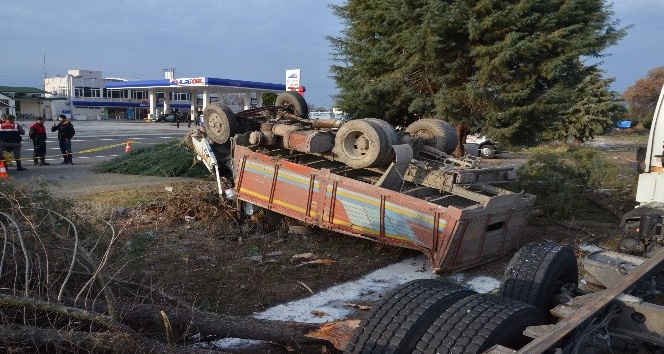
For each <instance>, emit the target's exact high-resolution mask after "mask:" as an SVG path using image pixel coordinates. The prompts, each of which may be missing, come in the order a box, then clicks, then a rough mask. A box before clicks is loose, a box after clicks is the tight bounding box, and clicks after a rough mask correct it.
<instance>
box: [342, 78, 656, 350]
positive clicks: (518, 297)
mask: <svg viewBox="0 0 664 354" xmlns="http://www.w3.org/2000/svg"><path fill="white" fill-rule="evenodd" d="M663 109H664V88H663V89H662V92H661V94H660V96H659V101H658V103H657V106H656V110H655V114H654V118H653V122H652V126H651V130H650V136H649V139H648V145H647V148H646V154H645V157H644V159H643V164H642V167H641V169H642V170H643V173H641V174H640V176H639V183H638V187H637V193H636V200H637V201H638V202H639V204H640V205H639V206H638V207H637V208H636V209H634V210H633V211H631V212H629V213H627V214H626V215H625V217H624V218H623V219H622V224H623V226H624V237H623V238H622V240H621V241H620V244H619V246H618V252H615V251H608V250H600V251H596V252H592V253H590V254H588V255H587V256H585V257H584V258H583V259H582V260H581V262H580V265H581V266H580V267H579V265H578V264H577V259H576V257H575V252H574V250H573V248H572V247H570V246H566V245H556V244H552V243H547V242H537V243H532V244H527V245H525V246H523V247H522V248H520V249H519V251H517V252H516V253H515V254H514V256H513V258H512V260H511V261H510V263H509V264H508V266H507V268H506V270H505V274H504V276H503V279H502V281H501V285H500V287H499V290H498V291H497V294H477V293H475V292H473V291H471V290H468V289H466V288H464V287H461V286H459V285H455V284H445V283H443V282H440V281H437V280H417V281H414V282H410V283H407V284H405V285H403V286H401V287H399V288H397V289H395V290H394V291H392V292H391V293H390V294H387V295H386V296H384V297H383V299H382V300H381V301H379V302H378V303H376V304H375V305H374V306H373V307H372V309H371V310H370V311H369V313H368V315H367V316H366V317H365V318H364V319H363V320H362V322H361V323H360V325H359V326H358V327H357V329H356V330H355V332H354V334H353V337H352V338H351V340H350V341H349V343H348V345H347V346H346V352H347V353H441V354H444V353H467V354H475V353H488V354H508V353H518V354H539V353H552V354H554V353H555V354H576V353H580V354H604V353H614V354H661V353H664V248H663V247H661V246H662V243H663V242H664V192H662V191H663V190H664V168H663V164H662V156H663V152H664V111H663ZM579 269H582V270H583V277H582V279H581V280H579Z"/></svg>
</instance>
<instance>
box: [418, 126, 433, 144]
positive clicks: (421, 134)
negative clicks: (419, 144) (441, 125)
mask: <svg viewBox="0 0 664 354" xmlns="http://www.w3.org/2000/svg"><path fill="white" fill-rule="evenodd" d="M413 138H416V139H420V140H422V141H423V142H424V145H427V146H435V141H433V139H435V136H434V134H433V133H432V132H430V131H428V130H425V129H422V130H418V131H416V132H415V134H413Z"/></svg>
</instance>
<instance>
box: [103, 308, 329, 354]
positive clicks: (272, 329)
mask: <svg viewBox="0 0 664 354" xmlns="http://www.w3.org/2000/svg"><path fill="white" fill-rule="evenodd" d="M116 309H117V310H118V312H119V313H120V315H121V316H122V322H123V323H125V324H127V325H128V326H130V327H132V328H134V329H135V330H139V329H140V331H149V332H155V333H159V332H160V333H162V334H163V333H164V331H163V328H164V322H163V317H162V314H161V312H162V311H163V312H164V313H165V314H166V316H167V317H168V322H169V323H170V327H171V328H172V330H173V333H174V334H175V335H174V338H177V339H179V340H185V339H186V338H189V337H191V336H193V335H196V334H200V336H201V337H202V338H212V339H218V338H229V337H230V338H243V339H255V340H265V341H272V342H279V343H285V344H298V345H310V344H330V343H329V342H328V341H324V340H321V339H316V338H312V337H308V336H306V334H307V333H309V332H313V331H316V330H318V329H319V327H320V326H319V325H317V324H310V323H298V322H284V321H272V320H262V319H256V318H250V317H238V316H225V315H219V314H215V313H210V312H204V311H199V310H195V309H189V308H173V307H165V306H157V305H149V304H139V305H133V304H124V305H118V306H117V307H116Z"/></svg>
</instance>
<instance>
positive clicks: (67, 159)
mask: <svg viewBox="0 0 664 354" xmlns="http://www.w3.org/2000/svg"><path fill="white" fill-rule="evenodd" d="M58 120H59V123H58V124H57V125H56V124H55V122H53V127H51V131H52V132H55V131H57V132H58V142H59V143H60V152H62V158H63V159H64V161H63V162H62V163H63V164H66V165H73V164H74V163H73V162H72V157H71V139H72V138H73V137H74V134H76V131H75V130H74V126H73V125H72V124H71V122H70V121H69V120H67V117H65V115H64V114H61V115H59V116H58Z"/></svg>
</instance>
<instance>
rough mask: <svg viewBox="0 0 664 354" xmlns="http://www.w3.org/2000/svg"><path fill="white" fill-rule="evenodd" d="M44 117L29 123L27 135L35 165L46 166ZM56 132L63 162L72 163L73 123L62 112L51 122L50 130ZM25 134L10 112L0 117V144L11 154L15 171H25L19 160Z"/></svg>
mask: <svg viewBox="0 0 664 354" xmlns="http://www.w3.org/2000/svg"><path fill="white" fill-rule="evenodd" d="M44 121H45V119H44V117H38V118H37V121H36V122H35V123H34V124H32V125H30V128H29V131H28V136H29V137H30V139H31V140H32V145H33V147H34V152H33V154H32V157H33V160H34V163H35V166H48V165H50V164H49V163H48V162H46V127H45V126H44ZM56 131H57V132H58V143H59V145H60V152H61V153H62V158H63V159H64V161H63V162H62V163H63V164H67V165H73V164H74V163H73V162H72V153H71V139H72V138H73V137H74V135H75V134H76V131H75V129H74V125H73V124H72V123H71V121H69V120H68V119H67V117H66V116H65V115H63V114H61V115H59V116H58V120H57V122H56V121H54V122H53V126H52V127H51V132H56ZM23 135H25V129H23V127H22V126H21V125H20V124H18V123H16V117H15V116H14V115H11V114H5V115H3V116H2V117H0V146H1V147H2V151H3V157H2V159H3V161H4V160H5V157H4V152H7V153H10V154H12V155H13V159H14V160H15V161H16V171H25V170H27V168H25V167H23V164H22V160H21V146H22V141H23Z"/></svg>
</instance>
